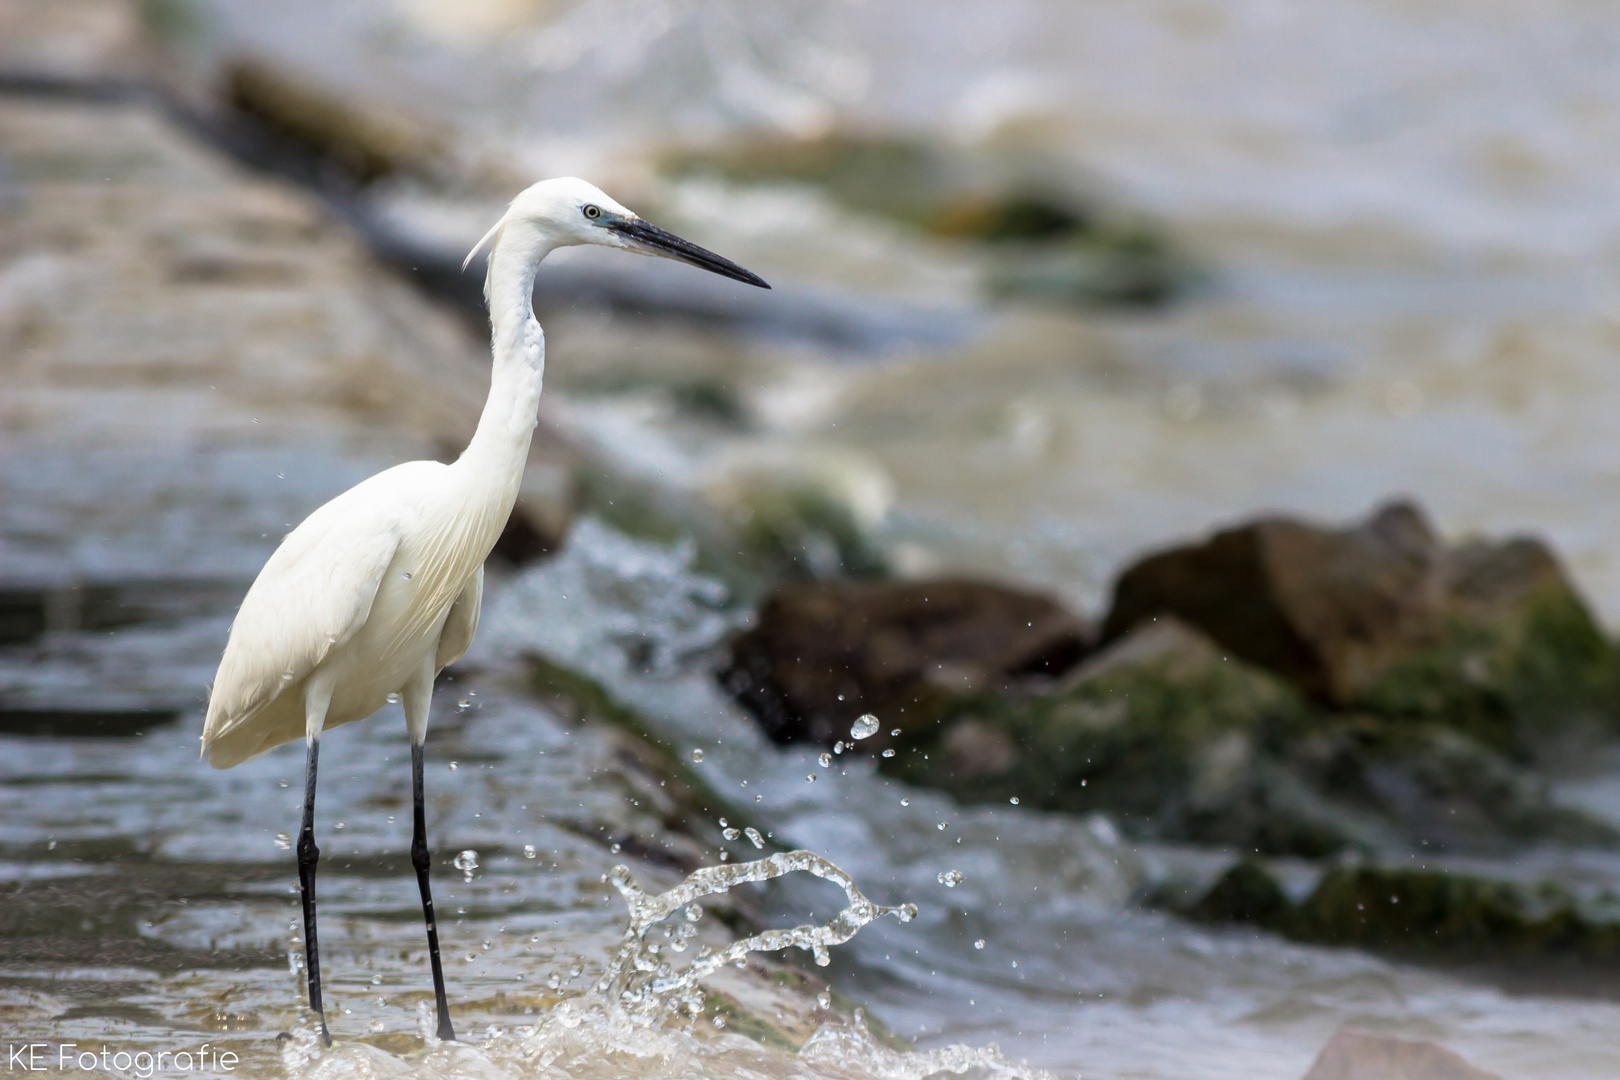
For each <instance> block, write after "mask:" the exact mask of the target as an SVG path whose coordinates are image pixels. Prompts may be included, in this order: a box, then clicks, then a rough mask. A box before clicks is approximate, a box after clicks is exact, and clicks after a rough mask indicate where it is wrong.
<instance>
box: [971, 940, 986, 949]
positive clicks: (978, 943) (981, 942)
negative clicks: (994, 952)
mask: <svg viewBox="0 0 1620 1080" xmlns="http://www.w3.org/2000/svg"><path fill="white" fill-rule="evenodd" d="M973 947H974V948H975V949H982V948H984V938H980V939H979V940H978V941H975V942H974V943H973Z"/></svg>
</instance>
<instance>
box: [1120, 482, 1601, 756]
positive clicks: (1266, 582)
mask: <svg viewBox="0 0 1620 1080" xmlns="http://www.w3.org/2000/svg"><path fill="white" fill-rule="evenodd" d="M1158 614H1173V615H1175V616H1177V617H1179V618H1181V619H1183V620H1185V621H1187V622H1189V623H1191V624H1192V625H1194V626H1197V627H1198V628H1199V629H1201V630H1203V631H1204V632H1205V633H1207V634H1209V635H1210V637H1212V638H1214V639H1215V641H1217V642H1219V643H1220V644H1221V645H1222V646H1223V647H1224V648H1226V649H1228V650H1230V651H1231V653H1232V654H1233V655H1235V656H1238V657H1242V658H1243V659H1245V660H1248V661H1250V662H1252V663H1255V664H1258V665H1260V666H1262V667H1264V668H1267V669H1269V670H1271V671H1274V672H1276V673H1277V674H1279V675H1281V676H1282V677H1283V678H1285V679H1287V680H1288V681H1290V682H1291V683H1293V684H1294V685H1295V686H1298V687H1299V688H1300V689H1302V690H1303V691H1304V692H1305V693H1306V694H1308V695H1309V696H1310V697H1312V698H1313V699H1314V700H1316V701H1319V702H1321V703H1324V704H1327V705H1330V706H1333V707H1336V708H1346V707H1357V708H1365V709H1368V710H1370V711H1373V712H1376V713H1379V714H1382V715H1386V716H1393V717H1403V718H1409V719H1413V720H1416V719H1429V720H1434V721H1437V722H1440V723H1443V724H1445V725H1447V726H1450V727H1453V728H1456V729H1458V730H1460V731H1463V732H1465V733H1467V734H1469V735H1470V736H1472V737H1474V738H1476V739H1478V740H1480V741H1482V742H1484V743H1485V744H1487V745H1489V746H1492V747H1494V748H1496V749H1498V750H1503V751H1508V752H1511V753H1514V754H1516V755H1520V756H1529V755H1530V754H1531V753H1532V752H1535V751H1538V750H1542V749H1545V747H1546V745H1547V744H1548V743H1549V742H1551V741H1554V740H1559V739H1563V738H1565V737H1567V736H1571V735H1573V734H1580V733H1586V734H1591V733H1592V732H1598V731H1601V732H1612V731H1614V730H1615V729H1616V727H1617V721H1616V718H1617V716H1620V657H1617V655H1616V652H1615V650H1614V648H1613V647H1612V646H1611V645H1610V644H1609V643H1608V642H1607V641H1606V640H1605V639H1604V637H1603V635H1602V633H1601V632H1600V631H1599V629H1598V627H1597V625H1596V623H1595V622H1594V621H1593V619H1592V617H1591V615H1590V613H1589V612H1588V611H1587V609H1586V607H1585V605H1584V604H1583V603H1582V602H1581V599H1580V597H1579V596H1578V595H1577V594H1576V592H1575V590H1574V588H1573V587H1572V586H1571V584H1570V582H1569V581H1568V579H1567V578H1566V576H1565V575H1564V573H1563V571H1562V569H1561V568H1560V567H1559V565H1558V562H1557V560H1556V559H1555V558H1554V556H1553V555H1552V553H1551V552H1550V551H1548V550H1547V548H1546V547H1545V546H1544V545H1542V544H1541V543H1540V542H1538V541H1535V540H1530V539H1522V538H1521V539H1513V540H1508V541H1505V542H1502V543H1488V542H1485V541H1473V542H1470V543H1466V544H1462V545H1460V546H1454V547H1451V546H1447V545H1445V544H1443V543H1442V542H1441V541H1440V540H1438V539H1437V538H1436V537H1435V535H1434V533H1433V531H1432V530H1431V529H1430V528H1429V526H1428V524H1427V522H1426V521H1425V520H1424V518H1423V516H1422V514H1421V513H1420V512H1419V511H1418V510H1417V508H1415V507H1414V506H1412V505H1410V504H1407V503H1397V504H1394V505H1391V506H1388V507H1385V508H1384V509H1382V510H1380V511H1379V512H1378V513H1377V514H1375V515H1374V516H1373V517H1372V518H1371V519H1370V520H1369V521H1366V522H1364V523H1362V524H1359V525H1356V526H1354V527H1351V528H1348V529H1337V530H1335V529H1323V528H1319V527H1316V526H1313V525H1308V524H1305V523H1302V522H1299V521H1294V520H1290V519H1287V518H1266V519H1262V520H1259V521H1255V522H1251V523H1249V524H1246V525H1241V526H1238V527H1237V528H1233V529H1228V530H1225V531H1223V532H1220V533H1217V534H1216V535H1215V536H1214V537H1212V538H1211V539H1210V540H1208V541H1206V542H1204V543H1202V544H1196V545H1190V546H1186V547H1180V548H1175V549H1172V550H1169V551H1166V552H1162V553H1160V554H1158V555H1154V556H1150V557H1149V558H1147V559H1144V560H1143V561H1141V562H1139V563H1137V564H1136V565H1135V566H1133V567H1131V568H1130V569H1129V570H1127V571H1126V572H1125V574H1124V575H1123V576H1121V578H1120V580H1119V582H1118V584H1117V586H1116V587H1115V592H1114V602H1113V607H1112V610H1111V611H1110V612H1109V614H1108V618H1107V620H1106V621H1105V623H1104V625H1103V631H1102V638H1103V641H1104V642H1105V643H1106V642H1109V641H1113V640H1116V639H1118V638H1119V637H1121V636H1122V635H1123V634H1125V633H1126V632H1127V631H1128V630H1129V629H1130V628H1131V627H1132V626H1134V625H1136V624H1137V623H1139V622H1141V621H1142V620H1143V619H1146V618H1151V617H1152V616H1154V615H1158Z"/></svg>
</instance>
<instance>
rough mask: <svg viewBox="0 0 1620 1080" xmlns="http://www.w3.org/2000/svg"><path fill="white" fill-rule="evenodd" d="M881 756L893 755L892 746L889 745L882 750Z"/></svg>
mask: <svg viewBox="0 0 1620 1080" xmlns="http://www.w3.org/2000/svg"><path fill="white" fill-rule="evenodd" d="M883 756H884V757H894V747H892V746H891V747H889V748H888V749H887V750H885V751H883Z"/></svg>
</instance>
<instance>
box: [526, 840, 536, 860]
mask: <svg viewBox="0 0 1620 1080" xmlns="http://www.w3.org/2000/svg"><path fill="white" fill-rule="evenodd" d="M534 856H535V850H534V845H533V844H524V845H523V857H524V858H525V859H532V858H534Z"/></svg>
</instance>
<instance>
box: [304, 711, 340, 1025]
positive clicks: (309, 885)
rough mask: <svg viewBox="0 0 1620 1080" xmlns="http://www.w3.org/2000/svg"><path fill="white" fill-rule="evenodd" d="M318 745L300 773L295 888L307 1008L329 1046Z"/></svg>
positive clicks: (313, 743)
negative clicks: (318, 930)
mask: <svg viewBox="0 0 1620 1080" xmlns="http://www.w3.org/2000/svg"><path fill="white" fill-rule="evenodd" d="M320 757H321V743H320V740H319V739H317V740H315V741H314V742H312V743H310V744H309V763H308V765H307V766H306V767H305V769H304V827H303V828H302V829H300V830H299V831H298V888H299V891H300V892H301V893H302V894H303V898H304V970H305V972H306V973H307V974H308V976H309V1007H310V1008H311V1009H314V1010H315V1014H316V1015H317V1016H319V1017H320V1018H321V1045H323V1046H331V1045H332V1035H331V1033H330V1032H329V1031H327V1030H326V1010H325V1009H324V1008H323V1007H322V1006H321V950H320V946H319V944H317V943H316V940H315V864H316V862H317V861H319V859H320V857H321V849H320V848H318V847H316V846H315V767H316V765H317V763H318V762H319V761H320Z"/></svg>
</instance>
